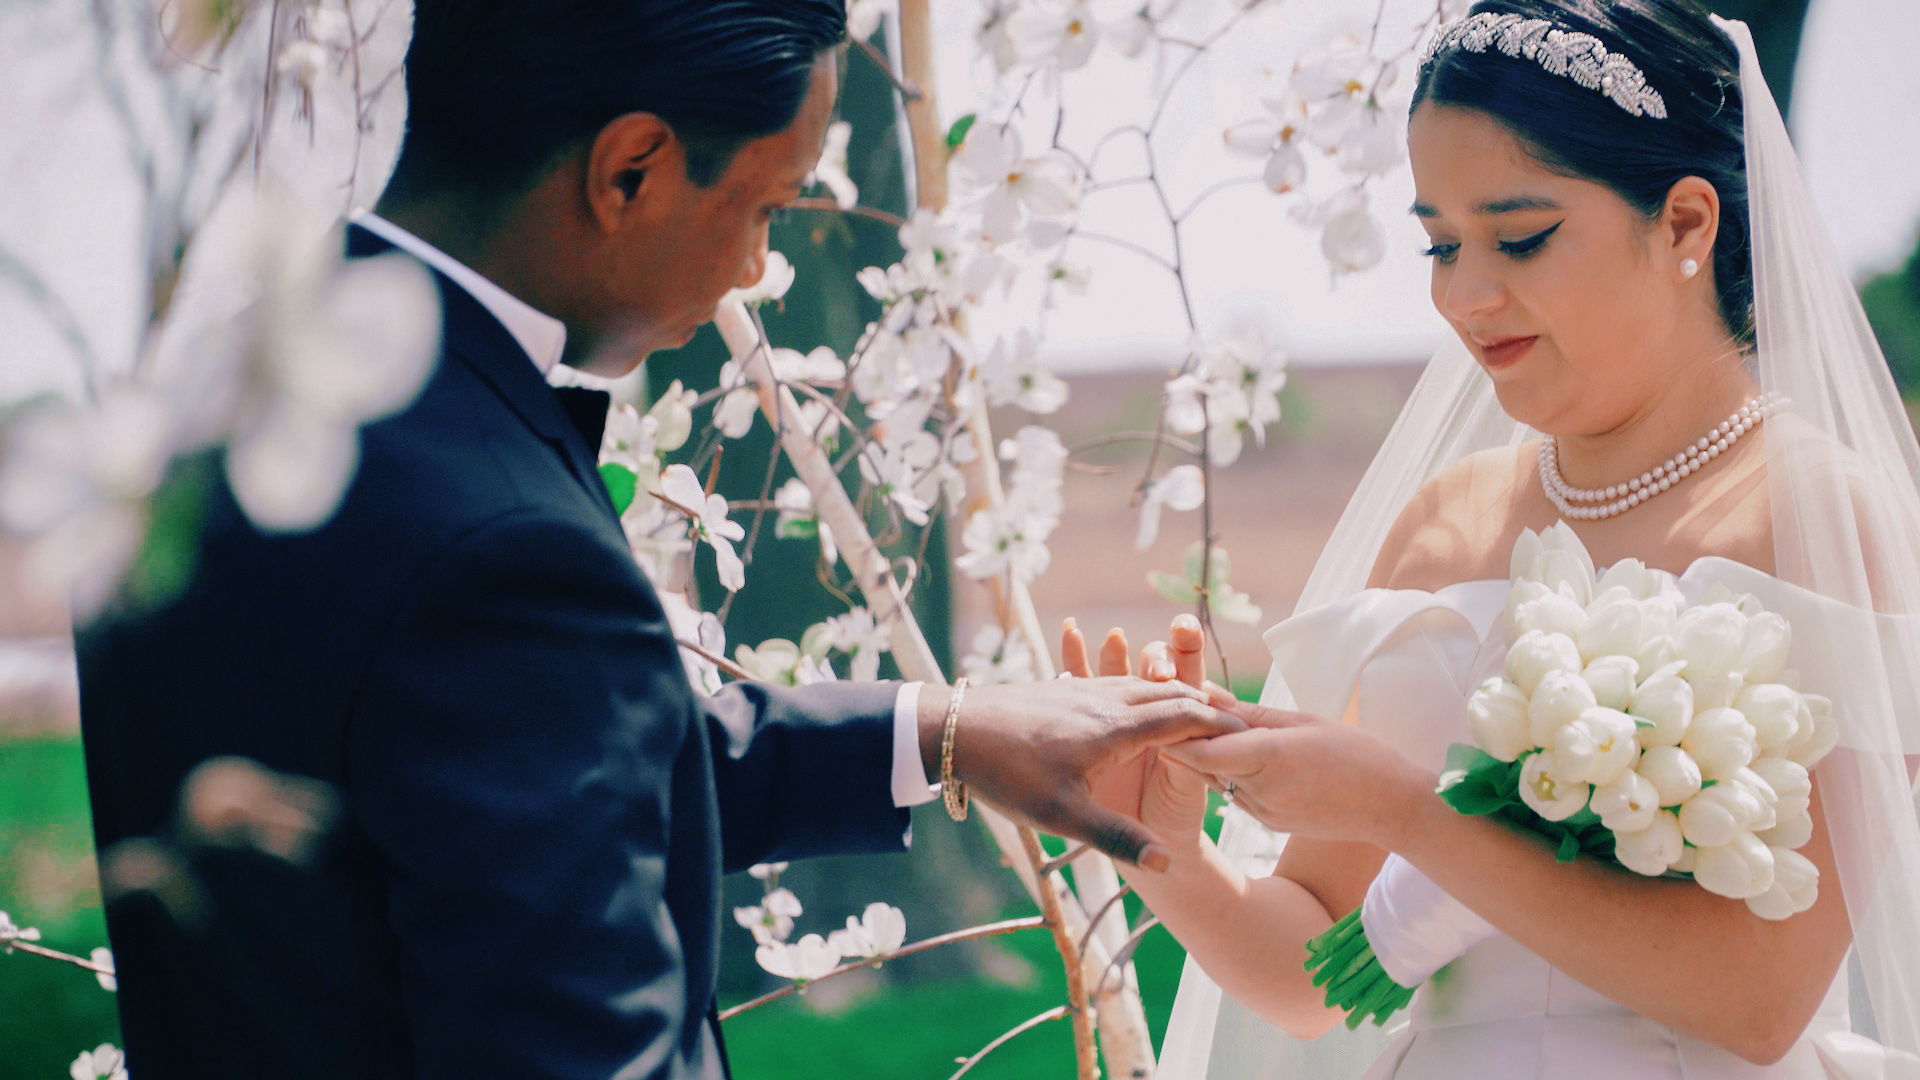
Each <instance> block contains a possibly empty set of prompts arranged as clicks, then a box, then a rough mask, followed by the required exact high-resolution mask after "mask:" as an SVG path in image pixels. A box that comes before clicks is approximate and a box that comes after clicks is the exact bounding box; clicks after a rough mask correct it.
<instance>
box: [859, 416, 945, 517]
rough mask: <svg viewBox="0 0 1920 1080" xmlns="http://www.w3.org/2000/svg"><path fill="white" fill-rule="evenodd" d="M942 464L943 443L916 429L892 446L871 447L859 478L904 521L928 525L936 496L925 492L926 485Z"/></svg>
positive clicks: (863, 452) (880, 443)
mask: <svg viewBox="0 0 1920 1080" xmlns="http://www.w3.org/2000/svg"><path fill="white" fill-rule="evenodd" d="M939 460H940V440H939V439H938V438H936V437H935V436H934V434H933V433H932V432H930V431H926V430H920V429H916V430H913V431H912V432H911V433H910V434H908V435H907V436H905V437H901V438H895V439H894V440H892V441H890V442H888V441H876V442H870V443H868V444H867V445H866V446H865V447H864V448H863V449H862V450H861V452H860V475H861V476H862V477H863V478H865V479H866V481H867V483H869V484H871V485H873V489H874V492H875V493H876V494H878V495H879V496H880V498H882V499H883V500H885V501H887V502H889V503H892V504H893V505H894V507H895V508H897V509H898V510H899V511H900V516H901V517H904V518H906V519H907V520H908V521H911V522H913V523H914V524H915V525H925V524H926V523H927V522H928V520H929V517H928V511H929V510H930V509H931V507H932V497H933V493H932V492H929V491H927V490H925V484H924V481H925V480H926V479H927V478H928V477H929V476H930V475H931V472H932V469H933V466H934V464H935V463H936V462H937V461H939Z"/></svg>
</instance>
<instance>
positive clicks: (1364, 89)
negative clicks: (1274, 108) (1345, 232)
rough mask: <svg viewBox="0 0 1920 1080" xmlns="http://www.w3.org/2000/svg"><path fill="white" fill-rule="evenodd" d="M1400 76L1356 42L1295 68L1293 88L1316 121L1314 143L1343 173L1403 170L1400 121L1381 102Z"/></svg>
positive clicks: (1348, 41) (1310, 132)
mask: <svg viewBox="0 0 1920 1080" xmlns="http://www.w3.org/2000/svg"><path fill="white" fill-rule="evenodd" d="M1395 73H1396V68H1395V67H1394V66H1393V65H1385V66H1383V65H1382V64H1381V63H1380V61H1378V60H1376V59H1375V58H1374V57H1372V56H1371V55H1369V54H1368V52H1367V51H1366V49H1365V48H1363V47H1362V46H1361V44H1360V42H1359V41H1358V40H1357V39H1353V38H1344V39H1342V40H1340V41H1338V42H1335V43H1334V45H1333V47H1332V48H1330V49H1329V50H1327V51H1326V52H1323V53H1320V54H1317V55H1314V56H1309V57H1304V58H1302V59H1301V60H1300V62H1299V63H1298V64H1296V65H1295V67H1294V71H1293V79H1292V84H1291V85H1292V90H1293V92H1294V93H1296V94H1298V95H1299V96H1300V98H1301V99H1302V100H1303V102H1304V103H1305V107H1306V109H1307V110H1308V111H1309V113H1310V115H1311V122H1310V124H1309V125H1308V128H1307V134H1308V137H1309V138H1310V139H1311V140H1312V141H1313V143H1314V145H1315V146H1318V147H1319V148H1320V149H1322V150H1324V151H1326V152H1327V153H1329V154H1331V155H1333V157H1334V158H1335V160H1336V162H1337V163H1338V164H1339V166H1340V168H1341V169H1342V170H1343V171H1345V172H1348V173H1352V174H1354V175H1356V176H1363V177H1364V176H1379V175H1383V174H1385V173H1386V172H1388V171H1390V170H1391V169H1392V168H1393V167H1394V166H1395V165H1397V164H1399V162H1400V158H1401V155H1402V152H1403V150H1404V148H1405V147H1404V136H1403V134H1402V132H1401V128H1400V124H1401V120H1400V117H1399V116H1397V115H1395V114H1389V113H1388V112H1387V111H1386V110H1385V109H1383V108H1382V107H1381V105H1380V101H1379V99H1378V97H1377V96H1376V94H1377V92H1378V91H1379V90H1381V89H1385V88H1386V87H1388V86H1391V85H1392V83H1393V81H1394V76H1395Z"/></svg>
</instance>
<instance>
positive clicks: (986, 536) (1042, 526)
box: [954, 504, 1055, 584]
mask: <svg viewBox="0 0 1920 1080" xmlns="http://www.w3.org/2000/svg"><path fill="white" fill-rule="evenodd" d="M1054 523H1055V521H1054V519H1053V518H1052V517H1050V516H1048V515H1044V514H1037V513H1034V512H1033V511H1032V510H1031V509H1016V508H1015V507H1013V506H1012V505H1011V504H1009V505H1008V506H1005V507H992V506H988V507H982V508H981V509H979V510H976V511H974V512H973V516H972V517H969V518H968V519H967V527H966V528H965V529H964V530H963V531H962V532H961V534H960V543H961V545H962V546H964V547H965V548H966V549H967V550H966V551H965V552H964V553H963V554H961V555H960V556H959V557H958V558H956V559H955V560H954V565H955V566H957V567H959V569H960V572H961V573H963V574H965V575H967V576H968V577H970V578H972V579H974V580H975V581H986V580H988V579H990V578H998V577H1006V576H1008V575H1011V576H1012V577H1013V578H1014V579H1015V580H1017V581H1020V582H1021V583H1023V584H1024V583H1027V582H1031V581H1032V580H1033V579H1035V578H1037V577H1039V576H1040V575H1041V574H1044V573H1046V572H1047V565H1048V564H1049V563H1050V562H1051V561H1052V559H1053V555H1052V553H1051V552H1049V551H1048V550H1047V537H1048V536H1049V535H1051V534H1052V532H1053V526H1054Z"/></svg>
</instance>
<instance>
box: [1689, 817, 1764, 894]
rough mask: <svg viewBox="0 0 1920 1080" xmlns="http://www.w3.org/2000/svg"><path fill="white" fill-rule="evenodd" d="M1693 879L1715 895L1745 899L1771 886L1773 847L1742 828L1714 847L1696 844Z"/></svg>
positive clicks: (1761, 892)
mask: <svg viewBox="0 0 1920 1080" xmlns="http://www.w3.org/2000/svg"><path fill="white" fill-rule="evenodd" d="M1694 847H1695V849H1696V850H1695V851H1694V853H1693V880H1694V881H1696V882H1698V883H1699V885H1700V887H1701V888H1703V889H1705V890H1707V891H1708V892H1710V893H1714V894H1715V895H1718V896H1725V897H1728V898H1730V899H1733V900H1746V899H1748V898H1750V897H1757V896H1760V895H1761V894H1763V893H1765V892H1766V891H1767V890H1768V889H1770V888H1772V886H1773V867H1774V858H1773V849H1771V848H1769V847H1767V845H1765V844H1763V843H1761V842H1760V839H1759V838H1758V837H1756V836H1754V835H1753V834H1752V833H1750V832H1747V831H1745V830H1741V831H1740V832H1738V833H1736V834H1734V837H1733V839H1731V840H1729V841H1727V842H1726V843H1725V844H1721V845H1718V846H1715V847H1702V846H1701V845H1698V844H1695V845H1694Z"/></svg>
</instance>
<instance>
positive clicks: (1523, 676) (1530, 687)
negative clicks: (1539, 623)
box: [1507, 630, 1584, 697]
mask: <svg viewBox="0 0 1920 1080" xmlns="http://www.w3.org/2000/svg"><path fill="white" fill-rule="evenodd" d="M1583 666H1584V665H1582V664H1581V663H1580V649H1579V647H1578V646H1576V645H1575V644H1574V643H1573V639H1572V638H1570V637H1567V636H1566V635H1565V634H1543V633H1540V632H1539V631H1537V630H1536V631H1533V632H1532V633H1528V634H1522V635H1520V638H1519V640H1517V641H1515V642H1514V643H1513V647H1512V648H1510V649H1508V650H1507V678H1509V679H1512V680H1513V683H1514V685H1515V686H1518V687H1519V688H1520V692H1521V693H1523V694H1526V695H1528V696H1529V697H1531V696H1532V695H1533V692H1534V691H1535V690H1537V689H1538V688H1539V686H1540V680H1541V679H1543V678H1545V677H1546V675H1547V673H1548V672H1550V671H1566V672H1577V671H1580V670H1581V669H1582V667H1583Z"/></svg>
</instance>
